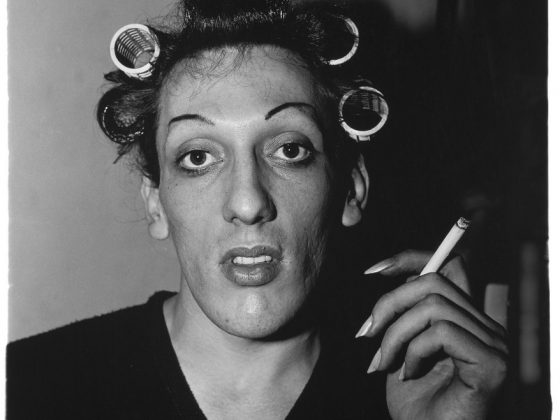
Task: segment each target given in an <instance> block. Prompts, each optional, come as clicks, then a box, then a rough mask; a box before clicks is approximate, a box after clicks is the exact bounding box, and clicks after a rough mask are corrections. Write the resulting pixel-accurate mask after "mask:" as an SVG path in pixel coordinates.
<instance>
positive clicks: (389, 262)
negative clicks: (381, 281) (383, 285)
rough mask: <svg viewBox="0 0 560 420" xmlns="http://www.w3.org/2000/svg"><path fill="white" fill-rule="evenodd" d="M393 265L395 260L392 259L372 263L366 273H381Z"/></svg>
mask: <svg viewBox="0 0 560 420" xmlns="http://www.w3.org/2000/svg"><path fill="white" fill-rule="evenodd" d="M392 265H393V261H392V260H383V261H381V262H378V263H377V264H375V265H372V266H371V267H370V268H368V269H367V270H366V271H364V274H375V273H379V272H380V271H383V270H385V269H386V268H389V267H391V266H392Z"/></svg>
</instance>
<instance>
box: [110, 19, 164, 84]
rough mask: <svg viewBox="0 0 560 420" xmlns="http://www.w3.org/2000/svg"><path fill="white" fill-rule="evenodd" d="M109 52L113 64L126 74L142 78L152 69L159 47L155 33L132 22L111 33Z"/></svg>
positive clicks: (146, 76)
mask: <svg viewBox="0 0 560 420" xmlns="http://www.w3.org/2000/svg"><path fill="white" fill-rule="evenodd" d="M110 53H111V59H112V60H113V63H115V66H117V67H118V68H119V69H120V70H122V71H123V72H125V73H126V74H127V76H129V77H133V78H135V79H139V80H143V79H146V78H148V77H150V75H151V74H152V72H153V71H154V64H155V62H156V60H157V58H158V57H159V53H160V47H159V42H158V39H157V36H156V34H155V33H154V32H153V31H152V30H151V29H150V28H148V27H147V26H146V25H141V24H139V23H132V24H130V25H126V26H123V27H122V28H121V29H119V30H118V31H117V32H116V33H115V35H113V39H111V46H110Z"/></svg>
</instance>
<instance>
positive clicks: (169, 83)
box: [159, 46, 320, 118]
mask: <svg viewBox="0 0 560 420" xmlns="http://www.w3.org/2000/svg"><path fill="white" fill-rule="evenodd" d="M286 102H306V103H309V104H311V105H314V106H316V109H319V108H320V107H319V103H318V95H317V89H316V83H315V80H314V78H313V76H312V74H311V73H310V72H309V71H308V70H307V69H306V68H305V67H304V65H303V63H302V62H301V60H300V59H298V58H297V57H296V56H295V55H294V54H292V53H291V52H289V51H287V50H284V49H281V48H277V47H271V46H255V47H251V48H248V49H246V50H239V49H236V48H226V49H221V50H211V51H207V52H205V53H203V54H201V56H199V57H197V58H196V59H194V60H193V59H190V60H184V61H182V62H180V63H178V64H177V65H176V66H175V68H174V69H173V70H172V72H171V74H170V75H169V77H168V78H167V80H166V83H165V84H164V87H163V89H162V92H161V95H160V101H159V103H160V117H161V118H166V117H167V118H172V117H173V116H174V115H177V114H180V113H188V112H192V113H195V112H209V113H211V114H212V115H213V116H215V117H217V118H219V117H221V116H227V117H235V116H236V115H239V116H246V115H247V112H251V111H256V110H257V109H261V111H262V113H263V114H265V113H266V112H267V111H268V110H269V109H272V108H274V107H275V106H278V105H280V104H282V103H286Z"/></svg>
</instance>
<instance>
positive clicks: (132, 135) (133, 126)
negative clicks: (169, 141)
mask: <svg viewBox="0 0 560 420" xmlns="http://www.w3.org/2000/svg"><path fill="white" fill-rule="evenodd" d="M120 100H121V97H120V93H119V92H118V91H112V92H109V93H107V94H106V95H105V96H104V97H103V98H102V99H101V103H100V104H99V107H98V108H97V120H98V121H100V123H101V129H102V130H103V132H104V133H105V135H106V136H107V137H109V139H111V141H114V142H115V143H118V144H120V145H127V144H132V143H134V142H135V141H136V140H137V139H138V138H139V137H140V136H142V135H143V134H144V120H143V118H142V117H141V116H137V115H133V114H132V113H130V112H127V111H124V110H120V107H119V106H118V104H119V101H120Z"/></svg>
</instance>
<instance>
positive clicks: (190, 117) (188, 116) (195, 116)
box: [167, 114, 215, 127]
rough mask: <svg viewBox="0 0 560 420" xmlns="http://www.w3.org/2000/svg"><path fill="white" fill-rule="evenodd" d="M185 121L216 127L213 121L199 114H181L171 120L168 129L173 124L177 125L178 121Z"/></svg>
mask: <svg viewBox="0 0 560 420" xmlns="http://www.w3.org/2000/svg"><path fill="white" fill-rule="evenodd" d="M184 120H194V121H199V122H202V123H205V124H208V125H215V124H214V122H213V121H211V120H209V119H208V118H206V117H203V116H202V115H199V114H181V115H177V116H176V117H174V118H171V120H169V123H168V124H167V127H170V126H171V124H173V123H176V122H178V121H184Z"/></svg>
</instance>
